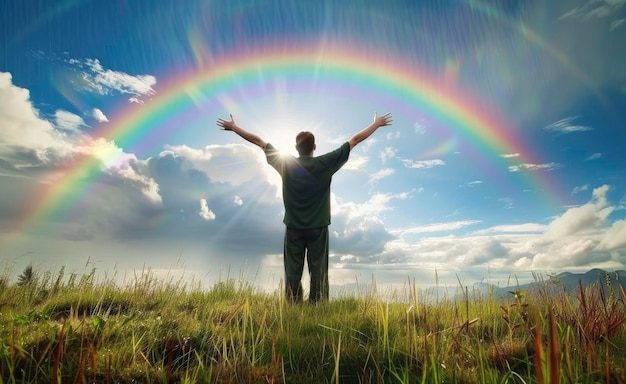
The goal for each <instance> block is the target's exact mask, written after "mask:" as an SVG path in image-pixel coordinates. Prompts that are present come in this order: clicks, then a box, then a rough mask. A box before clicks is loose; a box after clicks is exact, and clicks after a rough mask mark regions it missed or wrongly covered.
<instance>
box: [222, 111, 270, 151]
mask: <svg viewBox="0 0 626 384" xmlns="http://www.w3.org/2000/svg"><path fill="white" fill-rule="evenodd" d="M217 125H218V126H219V127H221V129H223V130H224V131H233V132H235V133H236V134H238V135H239V136H241V137H243V138H244V139H246V140H247V141H249V142H251V143H252V144H254V145H258V146H259V147H260V148H261V149H265V146H266V145H267V143H266V142H265V140H263V139H261V137H260V136H258V135H255V134H254V133H252V132H248V131H246V130H245V129H243V128H241V127H240V126H238V125H237V124H235V119H233V115H232V114H231V115H230V120H224V119H217Z"/></svg>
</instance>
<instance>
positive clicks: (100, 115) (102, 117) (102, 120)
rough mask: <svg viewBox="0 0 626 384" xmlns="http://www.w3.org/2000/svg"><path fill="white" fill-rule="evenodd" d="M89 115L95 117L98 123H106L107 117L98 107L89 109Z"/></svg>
mask: <svg viewBox="0 0 626 384" xmlns="http://www.w3.org/2000/svg"><path fill="white" fill-rule="evenodd" d="M91 115H92V116H93V118H94V119H96V120H97V121H98V122H99V123H108V122H109V119H108V118H107V117H106V115H105V114H104V113H103V112H102V111H101V110H99V109H98V108H94V109H93V110H92V111H91Z"/></svg>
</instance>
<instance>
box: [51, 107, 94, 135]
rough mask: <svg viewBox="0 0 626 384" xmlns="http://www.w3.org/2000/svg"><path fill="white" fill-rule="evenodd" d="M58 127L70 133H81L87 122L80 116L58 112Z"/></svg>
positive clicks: (56, 115)
mask: <svg viewBox="0 0 626 384" xmlns="http://www.w3.org/2000/svg"><path fill="white" fill-rule="evenodd" d="M54 117H55V121H56V125H57V127H59V128H60V129H63V130H66V131H69V132H75V133H76V132H80V128H81V127H85V126H86V124H85V121H84V120H83V119H82V118H81V117H80V116H78V115H75V114H73V113H71V112H67V111H62V110H58V111H56V113H55V116H54Z"/></svg>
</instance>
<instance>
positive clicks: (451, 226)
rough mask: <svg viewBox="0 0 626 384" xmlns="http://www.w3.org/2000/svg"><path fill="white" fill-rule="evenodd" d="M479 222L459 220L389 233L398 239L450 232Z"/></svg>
mask: <svg viewBox="0 0 626 384" xmlns="http://www.w3.org/2000/svg"><path fill="white" fill-rule="evenodd" d="M480 222H481V221H480V220H460V221H451V222H447V223H434V224H426V225H420V226H415V227H408V228H400V229H394V230H392V231H391V233H393V234H395V235H398V236H400V237H404V236H407V235H415V234H419V233H433V232H450V231H455V230H457V229H461V228H464V227H467V226H470V225H474V224H478V223H480Z"/></svg>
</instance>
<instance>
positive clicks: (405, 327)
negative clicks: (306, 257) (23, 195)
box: [0, 268, 626, 384]
mask: <svg viewBox="0 0 626 384" xmlns="http://www.w3.org/2000/svg"><path fill="white" fill-rule="evenodd" d="M600 283H601V282H598V284H597V285H593V286H590V287H583V286H582V285H581V286H579V288H578V289H577V290H576V291H575V292H571V293H569V292H563V291H562V290H561V291H559V290H558V289H551V288H552V287H551V285H552V284H553V282H546V283H544V285H543V286H542V287H543V288H542V289H539V290H537V291H534V292H523V291H521V290H516V291H513V292H511V295H510V297H506V298H495V297H494V296H493V294H492V293H487V294H484V293H472V292H469V291H468V289H467V288H464V287H460V289H459V291H460V294H459V295H458V296H457V297H456V298H453V299H450V298H447V299H442V300H439V301H438V302H434V301H429V300H428V299H426V298H424V297H421V296H419V295H418V291H417V290H416V289H415V287H414V286H411V287H409V288H408V289H407V292H406V293H405V296H406V297H407V298H406V299H405V300H403V301H391V302H390V301H385V300H382V299H381V298H380V297H377V295H375V294H374V293H371V294H368V295H366V296H364V297H342V298H338V299H334V300H331V301H330V302H328V303H324V304H322V305H319V306H310V305H297V306H292V305H289V304H287V303H286V302H285V300H283V298H282V297H281V295H280V294H279V293H273V294H268V293H262V292H258V291H256V290H255V289H254V288H253V287H252V286H250V285H248V284H246V283H243V282H240V281H237V280H234V279H228V280H226V281H222V282H219V283H217V284H216V285H215V286H213V287H212V288H211V289H202V288H201V287H199V286H188V285H186V284H185V283H184V282H183V281H177V282H164V281H161V280H158V279H156V278H155V277H153V276H151V275H149V274H143V275H141V276H140V277H138V278H136V279H135V281H134V282H133V283H132V284H128V285H124V286H118V285H117V284H115V283H113V282H112V281H97V279H96V274H95V270H93V271H90V272H88V273H87V274H84V275H81V276H79V275H76V274H69V275H67V276H66V274H65V271H64V269H61V270H60V271H58V272H56V273H50V272H44V273H38V272H37V271H34V270H33V269H32V268H30V270H28V268H27V270H25V271H24V272H23V273H22V274H21V275H20V276H19V277H18V279H17V281H16V282H15V283H9V282H8V278H6V277H5V278H2V279H0V383H87V382H91V383H138V382H139V383H153V382H154V383H326V382H328V383H539V384H544V383H546V384H547V383H560V382H563V383H621V382H626V370H625V368H624V367H626V329H625V325H624V323H625V321H626V308H625V306H624V300H625V299H626V293H625V292H624V290H623V289H622V288H621V286H620V287H619V288H617V287H613V285H612V284H611V280H610V278H609V277H608V276H607V280H606V281H605V282H604V284H605V286H607V285H608V287H609V288H611V289H610V290H609V293H608V294H606V293H604V292H605V291H604V290H603V289H602V286H601V284H600Z"/></svg>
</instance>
